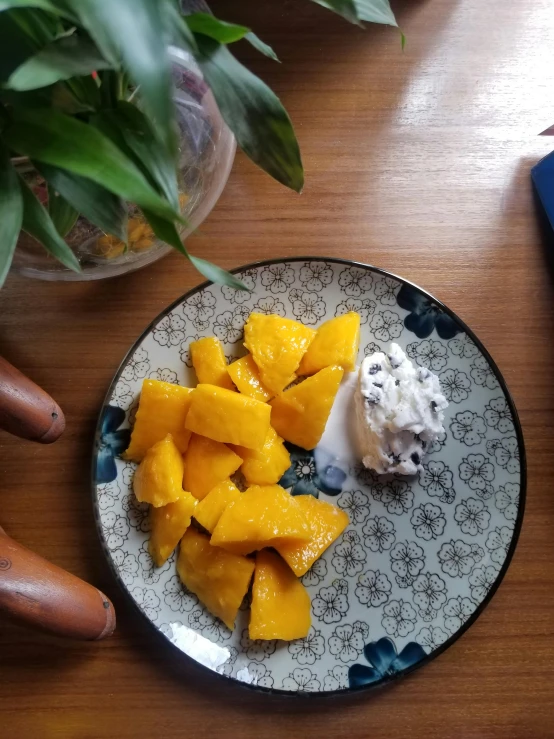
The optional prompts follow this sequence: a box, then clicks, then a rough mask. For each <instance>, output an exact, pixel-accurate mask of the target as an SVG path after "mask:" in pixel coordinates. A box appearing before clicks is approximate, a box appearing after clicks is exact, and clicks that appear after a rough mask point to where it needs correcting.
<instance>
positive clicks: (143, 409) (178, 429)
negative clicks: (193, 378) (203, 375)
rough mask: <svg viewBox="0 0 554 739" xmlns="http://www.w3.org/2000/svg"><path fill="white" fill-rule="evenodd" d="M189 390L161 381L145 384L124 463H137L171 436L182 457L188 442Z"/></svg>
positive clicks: (145, 382) (151, 381)
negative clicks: (157, 443) (130, 461)
mask: <svg viewBox="0 0 554 739" xmlns="http://www.w3.org/2000/svg"><path fill="white" fill-rule="evenodd" d="M191 396H192V389H191V388H190V387H181V386H180V385H173V384H172V383H171V382H162V381H161V380H144V382H143V383H142V392H141V394H140V401H139V407H138V410H137V415H136V419H135V425H134V427H133V431H132V433H131V442H130V444H129V448H128V449H127V451H126V452H125V454H124V457H125V458H126V459H132V460H133V461H134V462H140V460H141V459H142V458H143V457H144V455H145V454H146V452H147V451H148V449H150V447H151V446H153V445H154V444H155V443H156V442H157V441H161V440H162V439H165V437H166V436H167V434H171V435H172V437H173V441H174V442H175V445H176V446H177V449H179V451H180V452H181V454H183V453H184V452H185V451H186V449H187V445H188V442H189V439H190V431H188V430H187V429H186V428H185V419H186V417H187V413H188V410H189V406H190V401H191Z"/></svg>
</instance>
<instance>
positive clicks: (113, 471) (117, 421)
mask: <svg viewBox="0 0 554 739" xmlns="http://www.w3.org/2000/svg"><path fill="white" fill-rule="evenodd" d="M124 421H125V411H123V410H122V409H121V408H118V407H117V406H115V405H107V406H106V407H105V408H104V410H103V411H102V418H101V420H100V424H99V435H98V445H97V450H96V482H97V483H99V484H101V483H107V482H112V481H113V480H115V478H116V477H117V468H116V465H115V458H116V457H118V456H120V455H121V454H122V453H123V452H124V451H125V449H127V447H128V446H129V439H130V436H131V431H130V429H129V428H125V429H120V428H119V427H120V426H121V424H122V423H123V422H124Z"/></svg>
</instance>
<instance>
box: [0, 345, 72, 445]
mask: <svg viewBox="0 0 554 739" xmlns="http://www.w3.org/2000/svg"><path fill="white" fill-rule="evenodd" d="M0 428H2V429H4V430H5V431H9V432H10V433H11V434H15V436H21V437H22V438H23V439H29V440H30V441H39V442H41V443H42V444H51V443H52V442H53V441H56V439H57V438H58V437H59V436H60V435H61V433H62V432H63V430H64V428H65V418H64V415H63V412H62V410H61V408H60V406H59V405H58V404H57V403H56V402H55V401H54V400H53V399H52V398H51V397H50V396H49V395H48V393H46V392H45V391H44V390H43V389H42V388H40V387H39V386H38V385H36V384H35V383H34V382H33V381H32V380H30V379H29V378H28V377H26V376H25V375H24V374H23V373H22V372H20V371H19V370H18V369H16V368H15V367H14V366H13V365H11V364H10V363H9V362H7V361H6V360H5V359H2V357H0Z"/></svg>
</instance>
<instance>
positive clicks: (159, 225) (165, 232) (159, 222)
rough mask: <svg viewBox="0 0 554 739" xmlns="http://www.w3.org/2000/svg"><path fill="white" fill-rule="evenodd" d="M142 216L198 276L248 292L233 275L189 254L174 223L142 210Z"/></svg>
mask: <svg viewBox="0 0 554 739" xmlns="http://www.w3.org/2000/svg"><path fill="white" fill-rule="evenodd" d="M143 213H144V216H145V218H146V220H147V221H148V223H149V224H150V225H151V226H152V230H153V231H154V233H155V235H156V236H157V237H158V239H161V240H162V241H165V243H166V244H169V245H170V246H172V247H173V248H174V249H177V251H179V252H181V254H183V255H184V256H185V257H186V258H187V259H188V260H190V262H191V263H192V264H193V265H194V266H195V267H196V269H197V270H198V271H199V272H200V274H202V275H204V277H206V279H208V280H211V281H212V282H215V283H216V284H218V285H228V286H229V287H235V288H236V289H237V290H247V291H248V292H249V291H250V290H249V288H248V287H246V285H245V284H244V283H243V282H241V281H240V280H238V279H237V278H236V277H235V276H234V275H232V274H231V273H230V272H227V271H226V270H224V269H222V268H221V267H218V266H217V265H215V264H212V263H211V262H207V261H206V260H205V259H200V258H199V257H194V256H193V255H192V254H189V252H188V250H187V247H186V246H185V245H184V244H183V242H182V240H181V237H180V236H179V232H178V231H177V229H176V228H175V224H174V223H170V222H168V221H165V220H164V219H163V218H159V217H158V216H156V215H154V214H153V213H149V212H148V211H146V210H143Z"/></svg>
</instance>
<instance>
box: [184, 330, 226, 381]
mask: <svg viewBox="0 0 554 739" xmlns="http://www.w3.org/2000/svg"><path fill="white" fill-rule="evenodd" d="M189 350H190V356H191V359H192V366H193V367H194V369H195V372H196V376H197V377H198V382H202V383H209V384H210V385H217V386H218V387H225V388H227V390H234V389H235V386H234V385H233V383H232V382H231V378H230V377H229V373H228V372H227V360H226V359H225V354H224V353H223V347H222V346H221V342H220V341H219V339H216V337H215V336H206V337H205V338H203V339H198V341H193V342H191V343H190V345H189Z"/></svg>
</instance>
